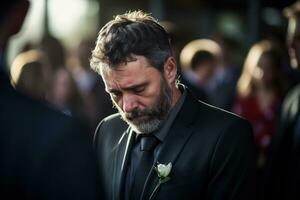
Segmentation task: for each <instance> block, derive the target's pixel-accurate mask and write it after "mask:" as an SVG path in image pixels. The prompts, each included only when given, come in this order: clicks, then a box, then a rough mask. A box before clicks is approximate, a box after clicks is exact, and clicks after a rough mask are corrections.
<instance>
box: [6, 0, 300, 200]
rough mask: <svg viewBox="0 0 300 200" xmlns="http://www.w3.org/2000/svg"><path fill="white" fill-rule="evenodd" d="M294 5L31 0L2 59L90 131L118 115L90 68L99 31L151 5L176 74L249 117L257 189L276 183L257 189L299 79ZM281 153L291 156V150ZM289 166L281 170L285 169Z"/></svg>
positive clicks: (17, 79) (20, 83)
mask: <svg viewBox="0 0 300 200" xmlns="http://www.w3.org/2000/svg"><path fill="white" fill-rule="evenodd" d="M293 3H295V1H292V0H285V1H271V0H246V1H239V0H223V1H216V0H209V1H208V0H184V1H182V0H172V1H171V0H145V1H140V0H126V1H124V0H31V7H30V10H29V15H28V16H27V18H26V21H25V24H24V26H23V29H22V31H21V33H20V34H18V35H17V36H16V37H14V38H13V39H12V40H11V42H10V45H9V48H8V54H7V55H6V58H5V59H4V58H2V60H1V62H4V61H3V60H6V66H10V67H7V70H8V71H9V72H10V75H11V82H12V84H13V86H14V87H15V88H16V89H17V90H19V91H21V92H24V93H26V94H29V95H31V96H32V97H33V98H36V99H38V100H41V101H47V102H48V103H49V104H50V105H52V106H53V107H54V108H56V109H58V110H60V111H61V112H62V113H65V114H66V115H70V116H74V117H76V118H79V119H81V120H82V121H84V122H85V123H86V124H87V125H88V126H89V127H90V132H91V134H92V133H93V131H94V130H95V128H96V126H97V123H98V122H99V121H100V120H101V119H103V118H104V117H105V116H107V115H109V114H111V113H113V112H115V110H114V108H113V107H112V104H111V102H110V99H109V96H108V95H107V94H106V93H105V88H104V85H103V82H102V80H101V77H100V76H98V75H97V74H95V72H93V71H92V70H91V69H90V66H89V58H90V55H91V50H92V49H93V47H94V41H96V37H97V31H98V30H99V29H100V27H101V26H102V25H103V24H105V23H106V22H107V21H108V20H110V19H111V18H112V16H114V15H116V14H121V13H124V12H126V11H128V10H135V9H141V10H144V11H147V12H150V13H152V14H153V16H154V17H156V18H157V19H158V20H159V21H161V24H162V25H163V26H164V27H165V28H166V30H167V31H168V32H169V34H170V37H171V40H172V44H173V48H174V49H173V51H174V55H175V57H176V59H177V64H178V66H179V79H180V81H181V82H182V83H184V84H185V85H187V86H188V88H189V89H190V90H191V91H192V92H193V93H194V95H195V96H197V97H198V98H199V99H200V100H203V101H204V102H207V103H209V104H212V105H215V106H218V107H220V108H223V109H225V110H228V111H231V112H234V113H236V114H238V115H241V116H243V117H244V118H246V119H248V120H249V121H250V122H251V123H252V126H253V130H254V134H255V142H256V147H257V172H258V179H257V183H258V184H257V185H258V191H259V194H260V193H265V192H266V191H267V192H268V189H269V190H276V187H277V186H276V185H275V184H274V185H273V186H270V188H264V189H261V188H263V186H264V184H265V182H264V180H265V179H264V177H265V176H268V175H266V174H268V173H266V171H268V170H269V169H268V162H269V161H268V160H269V159H270V157H269V155H270V153H269V152H270V151H271V150H270V148H271V147H270V145H271V143H272V139H273V136H274V135H275V134H276V133H277V132H280V131H281V124H280V123H279V122H280V120H281V119H280V118H281V113H282V112H283V102H284V99H285V97H286V96H287V95H288V94H289V92H290V91H291V89H292V88H294V87H295V86H296V85H297V83H299V82H300V74H299V69H298V68H297V62H296V60H295V59H294V60H293V59H290V56H289V48H290V47H291V46H292V45H297V44H295V42H294V41H290V40H287V39H286V38H289V37H287V36H288V33H287V30H288V18H287V17H286V16H285V15H289V14H288V11H287V10H285V12H283V10H284V8H285V7H287V6H289V5H291V4H293ZM298 7H299V9H300V2H299V5H298ZM290 28H291V27H290V25H289V29H290ZM299 34H300V33H299ZM298 37H300V36H298ZM298 40H299V38H298ZM298 45H299V44H298ZM291 54H292V52H290V55H291ZM296 106H299V105H298V104H297V105H296ZM297 109H298V107H297V108H295V109H294V110H297ZM295 112H296V111H295ZM298 124H300V123H298ZM297 127H298V126H296V127H295V129H296V128H297ZM299 127H300V126H299ZM297 130H298V129H297ZM296 132H297V131H296ZM298 132H299V130H298ZM273 143H276V142H273ZM279 154H280V155H281V154H282V155H283V157H289V158H290V155H289V154H290V152H279V153H277V154H276V155H279ZM272 159H273V157H272ZM286 162H290V160H286ZM297 162H298V161H297ZM297 166H298V165H297ZM289 170H290V169H289V168H284V169H283V168H282V169H280V171H281V172H282V171H283V172H286V173H288V171H289ZM268 172H269V171H268ZM292 175H293V174H292ZM269 180H271V179H269ZM276 181H279V182H280V181H282V179H279V180H276ZM276 181H275V182H276ZM275 182H274V183H275ZM278 187H279V186H278ZM281 189H282V188H281ZM262 196H263V195H262ZM271 196H272V195H271ZM260 198H262V197H260ZM273 199H274V198H273Z"/></svg>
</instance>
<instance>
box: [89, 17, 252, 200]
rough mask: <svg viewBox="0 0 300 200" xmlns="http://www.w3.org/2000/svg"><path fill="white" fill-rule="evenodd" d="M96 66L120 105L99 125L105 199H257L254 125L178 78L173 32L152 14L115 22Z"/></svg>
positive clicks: (104, 34)
mask: <svg viewBox="0 0 300 200" xmlns="http://www.w3.org/2000/svg"><path fill="white" fill-rule="evenodd" d="M91 66H92V68H93V69H94V70H95V71H97V72H98V73H99V74H100V75H101V76H102V78H103V80H104V83H105V88H106V91H107V92H108V93H109V94H110V96H111V99H112V102H113V104H114V105H115V106H116V108H117V109H118V111H119V113H116V114H114V115H111V116H109V117H107V118H105V119H104V120H102V121H101V122H100V124H99V126H98V128H97V130H96V132H95V139H94V144H95V148H96V152H97V157H98V161H99V163H100V164H101V165H100V167H99V171H100V173H101V177H102V179H101V180H102V184H103V185H105V199H107V200H110V199H121V200H122V199H125V200H126V199H130V200H135V199H152V200H154V199H157V200H163V199H174V200H176V199H224V200H225V199H231V200H234V199H243V200H247V199H249V200H250V199H253V196H255V186H254V182H255V158H254V140H253V135H252V130H251V126H250V124H249V123H248V122H247V121H246V120H243V119H241V118H239V117H237V116H236V115H233V114H231V113H228V112H225V111H223V110H220V109H218V108H216V107H213V106H210V105H207V104H205V103H203V102H201V101H198V100H197V99H196V98H194V97H193V95H192V94H191V93H190V92H189V91H188V89H186V88H185V86H184V85H181V84H179V83H178V82H177V65H176V61H175V58H174V57H173V54H172V48H171V43H170V40H169V37H168V34H167V32H166V31H165V30H164V28H163V27H162V26H161V25H160V24H159V23H158V21H156V20H155V19H154V18H153V17H152V16H150V15H148V14H146V13H144V12H142V11H133V12H128V13H126V14H123V15H117V16H116V17H115V18H114V19H113V20H111V21H109V22H108V23H107V24H106V25H105V26H104V27H103V28H102V29H101V30H100V32H99V36H98V40H97V42H96V47H95V49H94V50H93V54H92V58H91Z"/></svg>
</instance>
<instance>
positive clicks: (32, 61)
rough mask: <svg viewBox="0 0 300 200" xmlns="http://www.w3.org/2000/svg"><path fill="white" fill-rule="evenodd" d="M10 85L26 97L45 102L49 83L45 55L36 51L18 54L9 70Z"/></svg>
mask: <svg viewBox="0 0 300 200" xmlns="http://www.w3.org/2000/svg"><path fill="white" fill-rule="evenodd" d="M10 75H11V82H12V85H13V86H14V87H15V88H16V89H17V90H19V91H21V92H23V93H26V94H27V95H29V96H31V97H33V98H36V99H39V100H45V99H46V96H47V91H48V89H49V85H50V82H51V75H52V73H51V68H50V66H49V63H48V60H47V59H46V57H45V55H44V54H43V53H42V52H40V51H38V50H30V51H26V52H23V53H20V54H19V55H18V56H17V57H16V58H15V60H14V61H13V63H12V66H11V69H10Z"/></svg>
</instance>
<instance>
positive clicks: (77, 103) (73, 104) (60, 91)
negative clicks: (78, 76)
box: [48, 68, 82, 117]
mask: <svg viewBox="0 0 300 200" xmlns="http://www.w3.org/2000/svg"><path fill="white" fill-rule="evenodd" d="M48 101H49V102H50V103H52V104H53V105H54V106H55V107H56V108H58V109H59V110H61V111H62V112H63V113H65V114H67V115H70V116H76V117H79V116H80V114H81V112H82V108H81V106H82V100H81V95H80V94H79V91H78V88H77V85H76V83H75V81H74V79H73V76H72V74H71V72H70V71H69V70H68V69H66V68H61V69H58V70H56V72H54V75H53V80H52V84H51V88H50V91H49V95H48Z"/></svg>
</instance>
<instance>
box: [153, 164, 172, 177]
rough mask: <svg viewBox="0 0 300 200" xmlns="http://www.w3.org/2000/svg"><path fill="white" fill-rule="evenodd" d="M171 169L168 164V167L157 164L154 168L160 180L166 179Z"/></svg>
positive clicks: (170, 165)
mask: <svg viewBox="0 0 300 200" xmlns="http://www.w3.org/2000/svg"><path fill="white" fill-rule="evenodd" d="M171 169H172V163H169V164H168V165H164V164H158V165H157V167H156V171H157V175H158V177H159V178H160V179H164V178H167V177H168V176H169V174H170V172H171Z"/></svg>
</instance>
